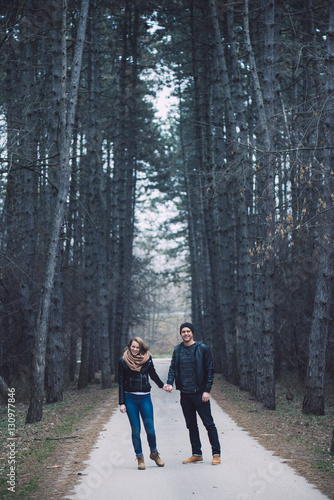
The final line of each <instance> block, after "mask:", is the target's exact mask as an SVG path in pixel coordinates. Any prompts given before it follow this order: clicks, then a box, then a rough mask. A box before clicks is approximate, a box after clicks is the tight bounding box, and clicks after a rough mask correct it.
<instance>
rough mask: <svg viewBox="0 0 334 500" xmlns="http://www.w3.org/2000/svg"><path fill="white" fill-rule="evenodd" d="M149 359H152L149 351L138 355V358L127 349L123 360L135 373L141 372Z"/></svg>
mask: <svg viewBox="0 0 334 500" xmlns="http://www.w3.org/2000/svg"><path fill="white" fill-rule="evenodd" d="M149 358H150V353H149V351H147V352H145V353H144V354H137V356H133V355H132V354H131V351H130V349H127V350H126V351H125V353H124V354H123V359H124V361H125V363H126V364H127V365H128V367H129V368H130V370H133V371H135V372H140V370H141V367H142V366H143V364H144V363H146V361H147V360H148V359H149Z"/></svg>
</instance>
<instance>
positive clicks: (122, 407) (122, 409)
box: [119, 405, 126, 413]
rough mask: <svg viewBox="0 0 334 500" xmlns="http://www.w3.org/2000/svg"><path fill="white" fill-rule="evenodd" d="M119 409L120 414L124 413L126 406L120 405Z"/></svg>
mask: <svg viewBox="0 0 334 500" xmlns="http://www.w3.org/2000/svg"><path fill="white" fill-rule="evenodd" d="M119 409H120V412H121V413H126V406H125V405H121V406H120V408H119Z"/></svg>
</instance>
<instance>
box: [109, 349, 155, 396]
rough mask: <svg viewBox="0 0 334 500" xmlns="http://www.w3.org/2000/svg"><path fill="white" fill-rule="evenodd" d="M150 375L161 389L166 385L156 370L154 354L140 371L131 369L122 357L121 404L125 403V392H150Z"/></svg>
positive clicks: (120, 375)
mask: <svg viewBox="0 0 334 500" xmlns="http://www.w3.org/2000/svg"><path fill="white" fill-rule="evenodd" d="M149 377H150V378H151V379H152V380H153V382H155V383H156V384H157V386H158V387H160V389H161V388H162V387H163V386H164V383H163V382H162V381H161V379H160V377H159V375H158V374H157V372H156V371H155V368H154V364H153V360H152V356H150V358H149V359H148V360H147V361H146V363H144V364H143V366H142V367H141V370H140V372H137V371H134V370H131V369H130V368H129V366H128V365H127V364H126V363H125V361H124V360H123V358H120V360H119V363H118V387H119V404H120V405H124V404H125V392H150V390H151V385H150V382H149Z"/></svg>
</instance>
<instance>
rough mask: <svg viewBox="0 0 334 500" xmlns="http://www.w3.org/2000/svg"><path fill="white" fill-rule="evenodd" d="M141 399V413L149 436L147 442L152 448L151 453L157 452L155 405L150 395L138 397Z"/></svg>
mask: <svg viewBox="0 0 334 500" xmlns="http://www.w3.org/2000/svg"><path fill="white" fill-rule="evenodd" d="M138 398H140V406H139V411H140V414H141V417H142V419H143V423H144V427H145V431H146V434H147V441H148V445H149V447H150V450H151V453H154V452H156V451H157V440H156V435H155V429H154V416H153V404H152V400H151V395H150V394H145V395H144V396H138Z"/></svg>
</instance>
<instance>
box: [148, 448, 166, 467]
mask: <svg viewBox="0 0 334 500" xmlns="http://www.w3.org/2000/svg"><path fill="white" fill-rule="evenodd" d="M150 458H151V459H152V460H154V461H155V463H156V464H157V466H158V467H163V466H164V465H165V464H164V463H163V461H162V460H161V458H160V455H159V453H158V452H157V451H155V452H154V453H151V454H150Z"/></svg>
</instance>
